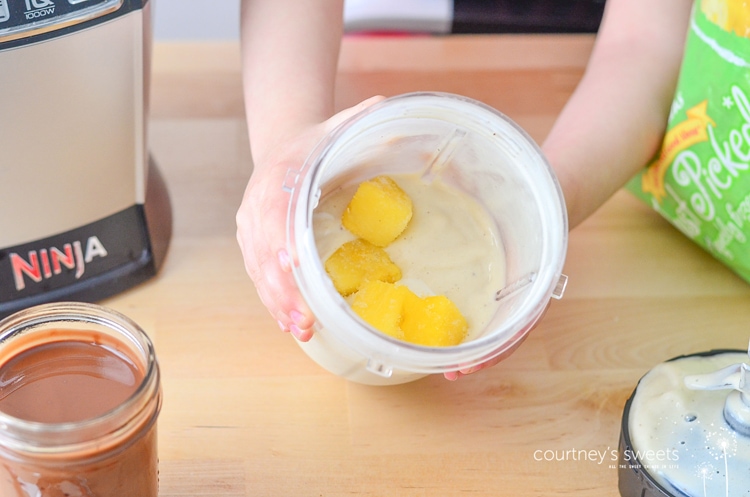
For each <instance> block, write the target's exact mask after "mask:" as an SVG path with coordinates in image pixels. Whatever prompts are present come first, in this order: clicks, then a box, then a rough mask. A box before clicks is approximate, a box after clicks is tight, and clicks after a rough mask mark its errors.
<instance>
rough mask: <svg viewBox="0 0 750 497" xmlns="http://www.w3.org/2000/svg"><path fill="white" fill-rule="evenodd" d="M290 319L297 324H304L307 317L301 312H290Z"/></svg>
mask: <svg viewBox="0 0 750 497" xmlns="http://www.w3.org/2000/svg"><path fill="white" fill-rule="evenodd" d="M289 317H290V318H292V321H294V322H295V323H296V324H302V322H303V321H304V320H305V315H304V314H302V313H301V312H299V311H292V312H290V313H289Z"/></svg>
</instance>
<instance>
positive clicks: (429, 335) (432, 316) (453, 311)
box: [401, 295, 469, 347]
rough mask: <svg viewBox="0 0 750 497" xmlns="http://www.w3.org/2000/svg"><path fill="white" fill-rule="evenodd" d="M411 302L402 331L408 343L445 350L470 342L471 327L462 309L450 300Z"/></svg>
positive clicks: (436, 298) (407, 303)
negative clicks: (446, 347)
mask: <svg viewBox="0 0 750 497" xmlns="http://www.w3.org/2000/svg"><path fill="white" fill-rule="evenodd" d="M414 297H415V298H407V300H406V301H405V302H404V308H403V320H402V321H401V330H402V331H403V333H404V340H406V341H407V342H412V343H416V344H419V345H427V346H433V347H445V346H449V345H458V344H459V343H461V341H462V340H463V339H464V338H466V332H467V331H468V329H469V325H468V323H467V322H466V319H465V318H464V317H463V315H462V314H461V311H459V310H458V307H456V305H455V304H454V303H453V302H452V301H451V300H450V299H449V298H448V297H446V296H444V295H435V296H431V297H425V298H419V297H417V296H416V295H415V296H414Z"/></svg>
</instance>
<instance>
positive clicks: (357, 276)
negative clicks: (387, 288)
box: [325, 239, 401, 297]
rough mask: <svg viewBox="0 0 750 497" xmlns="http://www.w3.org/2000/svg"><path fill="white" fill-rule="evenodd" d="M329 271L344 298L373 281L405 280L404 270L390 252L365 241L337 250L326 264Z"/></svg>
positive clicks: (390, 281)
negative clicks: (389, 254)
mask: <svg viewBox="0 0 750 497" xmlns="http://www.w3.org/2000/svg"><path fill="white" fill-rule="evenodd" d="M325 270H326V272H327V273H328V275H329V276H330V277H331V280H332V281H333V286H334V287H336V290H337V291H338V292H339V293H340V294H341V295H343V296H344V297H346V296H347V295H351V294H352V293H354V292H356V291H357V290H359V289H360V288H361V287H362V285H363V284H365V283H366V282H368V281H371V280H380V281H387V282H389V283H394V282H396V281H398V280H400V279H401V270H400V269H399V267H398V266H397V265H396V264H394V263H393V261H391V258H390V257H389V256H388V254H387V253H386V251H385V250H383V249H382V248H380V247H376V246H375V245H373V244H371V243H369V242H366V241H365V240H361V239H357V240H352V241H350V242H346V243H345V244H343V245H342V246H341V247H339V248H338V249H336V251H335V252H334V253H333V254H331V256H330V257H329V258H328V260H327V261H326V262H325Z"/></svg>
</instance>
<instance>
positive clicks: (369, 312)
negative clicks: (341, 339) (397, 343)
mask: <svg viewBox="0 0 750 497" xmlns="http://www.w3.org/2000/svg"><path fill="white" fill-rule="evenodd" d="M409 297H413V298H418V297H417V296H416V295H414V294H413V293H412V292H411V290H409V289H408V288H407V287H405V286H403V285H394V284H392V283H385V282H383V281H377V280H373V281H369V282H367V283H366V284H365V285H364V286H363V287H362V289H361V290H360V291H358V292H357V293H356V294H355V295H354V299H353V300H352V310H354V312H356V313H357V315H359V317H361V318H362V319H364V320H365V321H366V322H367V323H369V324H370V325H372V326H373V327H374V328H375V329H377V330H380V331H382V332H383V333H385V334H387V335H390V336H392V337H394V338H398V339H399V340H403V339H404V332H403V331H401V319H402V314H401V312H402V309H403V306H404V301H405V300H406V299H408V298H409Z"/></svg>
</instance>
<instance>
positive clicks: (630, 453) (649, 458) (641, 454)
mask: <svg viewBox="0 0 750 497" xmlns="http://www.w3.org/2000/svg"><path fill="white" fill-rule="evenodd" d="M533 458H534V460H535V461H540V462H570V461H576V462H578V461H585V462H592V463H595V464H599V465H601V464H604V463H605V462H608V463H609V464H608V465H609V467H610V468H617V467H618V466H617V464H618V462H619V465H620V466H623V465H624V466H625V467H663V466H666V465H670V466H671V465H674V464H676V463H677V461H679V459H680V456H679V454H678V453H677V450H676V449H664V450H644V451H634V450H632V449H625V450H624V451H623V453H622V457H620V454H619V451H618V450H617V449H613V448H611V447H607V448H606V449H546V450H545V449H537V450H535V451H534V453H533Z"/></svg>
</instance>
